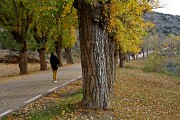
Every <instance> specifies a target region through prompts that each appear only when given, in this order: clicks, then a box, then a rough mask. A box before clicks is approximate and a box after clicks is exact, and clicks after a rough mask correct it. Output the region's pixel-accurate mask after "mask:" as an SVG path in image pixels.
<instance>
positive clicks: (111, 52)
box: [105, 36, 116, 91]
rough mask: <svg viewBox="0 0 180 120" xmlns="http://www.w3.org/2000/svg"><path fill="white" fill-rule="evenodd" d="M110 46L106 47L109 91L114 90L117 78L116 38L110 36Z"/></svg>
mask: <svg viewBox="0 0 180 120" xmlns="http://www.w3.org/2000/svg"><path fill="white" fill-rule="evenodd" d="M107 44H108V47H106V49H105V53H108V54H107V55H106V59H107V63H106V67H107V68H106V69H107V70H106V71H107V79H108V88H109V91H113V86H114V80H115V71H116V70H115V65H116V63H115V62H116V61H115V44H116V43H115V40H114V37H110V36H108V43H107Z"/></svg>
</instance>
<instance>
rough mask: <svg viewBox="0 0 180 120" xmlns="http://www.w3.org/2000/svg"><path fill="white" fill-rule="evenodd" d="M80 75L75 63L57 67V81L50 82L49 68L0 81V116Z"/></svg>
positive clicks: (78, 67) (77, 65)
mask: <svg viewBox="0 0 180 120" xmlns="http://www.w3.org/2000/svg"><path fill="white" fill-rule="evenodd" d="M81 75H82V73H81V66H80V64H75V65H71V66H67V67H62V68H59V70H58V74H57V81H58V82H57V83H53V82H52V71H50V70H49V71H44V72H38V73H35V74H30V75H23V76H17V77H13V79H9V80H6V81H2V82H0V118H1V117H2V116H4V115H5V114H8V113H10V112H12V111H14V110H16V109H18V108H19V107H21V106H23V105H25V104H28V103H29V102H31V101H33V100H34V99H37V98H39V97H41V96H42V95H45V94H47V93H49V92H51V91H53V90H54V89H56V88H59V87H60V86H63V85H65V84H66V83H68V82H70V81H72V80H74V79H75V78H78V77H81Z"/></svg>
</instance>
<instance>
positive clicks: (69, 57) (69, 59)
mask: <svg viewBox="0 0 180 120" xmlns="http://www.w3.org/2000/svg"><path fill="white" fill-rule="evenodd" d="M65 54H66V59H67V64H74V62H73V58H72V52H71V48H65Z"/></svg>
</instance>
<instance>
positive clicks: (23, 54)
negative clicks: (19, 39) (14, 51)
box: [19, 41, 28, 75]
mask: <svg viewBox="0 0 180 120" xmlns="http://www.w3.org/2000/svg"><path fill="white" fill-rule="evenodd" d="M27 65H28V62H27V43H26V41H24V42H23V47H22V48H21V50H20V51H19V68H20V75H24V74H28V68H27Z"/></svg>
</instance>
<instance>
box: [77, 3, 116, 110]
mask: <svg viewBox="0 0 180 120" xmlns="http://www.w3.org/2000/svg"><path fill="white" fill-rule="evenodd" d="M75 2H76V4H75V5H76V7H77V11H78V16H79V37H80V38H79V39H80V47H81V64H82V77H83V107H84V108H85V109H107V108H108V107H109V87H108V79H109V78H110V76H108V75H110V73H111V71H110V72H107V71H108V68H110V66H108V67H107V64H110V62H112V60H110V59H109V60H108V59H107V58H108V57H110V56H111V55H109V54H110V52H109V50H110V49H109V46H110V44H109V43H108V33H107V23H106V22H105V21H103V20H104V19H103V18H104V17H105V16H104V14H103V11H104V6H103V5H104V4H102V3H97V2H96V3H95V5H92V4H90V3H86V2H85V1H84V0H76V1H75ZM110 70H112V69H110Z"/></svg>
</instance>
